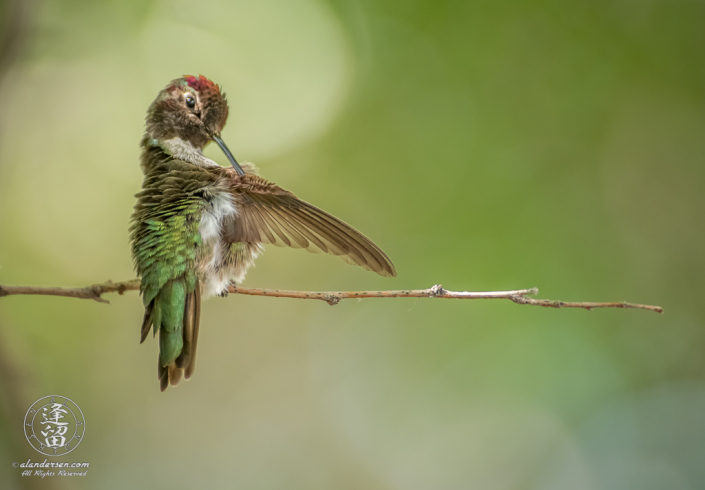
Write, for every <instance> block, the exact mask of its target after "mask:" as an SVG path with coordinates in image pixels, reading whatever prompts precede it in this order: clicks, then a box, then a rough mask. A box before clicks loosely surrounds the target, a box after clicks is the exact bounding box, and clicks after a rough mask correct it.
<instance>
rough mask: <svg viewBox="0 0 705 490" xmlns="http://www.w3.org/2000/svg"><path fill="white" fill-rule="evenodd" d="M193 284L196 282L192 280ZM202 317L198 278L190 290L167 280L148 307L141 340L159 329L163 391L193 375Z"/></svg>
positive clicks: (182, 283) (183, 285) (161, 385)
mask: <svg viewBox="0 0 705 490" xmlns="http://www.w3.org/2000/svg"><path fill="white" fill-rule="evenodd" d="M192 284H193V283H192ZM200 316H201V286H200V282H199V281H198V279H196V281H195V287H194V288H193V290H192V291H191V292H186V284H185V283H184V281H180V280H178V279H177V280H172V281H169V282H167V284H165V285H164V287H163V288H162V289H161V290H160V291H159V293H158V294H157V296H156V297H155V298H154V299H153V300H152V301H151V302H150V303H149V304H148V305H147V306H146V307H145V312H144V320H143V322H142V329H141V341H140V342H144V340H145V339H146V338H147V335H148V334H149V330H150V329H151V328H152V327H154V333H155V334H156V333H157V332H159V351H160V352H159V359H158V363H157V364H158V370H157V373H158V377H159V385H160V388H161V390H162V391H164V390H166V389H167V387H168V386H169V385H172V386H174V385H177V384H178V383H179V381H181V378H182V377H185V378H186V379H188V378H190V377H191V375H192V374H193V370H194V368H195V365H196V345H197V343H198V331H199V326H200Z"/></svg>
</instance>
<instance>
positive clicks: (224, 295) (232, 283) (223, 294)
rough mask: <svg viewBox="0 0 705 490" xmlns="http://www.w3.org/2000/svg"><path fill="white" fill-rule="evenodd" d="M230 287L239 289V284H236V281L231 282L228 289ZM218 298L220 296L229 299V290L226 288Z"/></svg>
mask: <svg viewBox="0 0 705 490" xmlns="http://www.w3.org/2000/svg"><path fill="white" fill-rule="evenodd" d="M229 286H232V287H237V284H236V283H235V281H230V283H229V284H228V287H229ZM218 296H220V297H221V298H227V297H228V288H225V289H224V290H223V291H222V292H221V293H220V294H218Z"/></svg>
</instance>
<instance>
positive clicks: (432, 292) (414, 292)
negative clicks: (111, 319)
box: [0, 279, 663, 313]
mask: <svg viewBox="0 0 705 490" xmlns="http://www.w3.org/2000/svg"><path fill="white" fill-rule="evenodd" d="M139 285H140V282H139V279H133V280H132V281H124V282H112V281H108V282H104V283H101V284H93V285H92V286H87V287H85V288H57V287H32V286H2V285H0V297H3V296H12V295H19V294H38V295H45V296H63V297H67V298H81V299H92V300H95V301H98V302H100V303H109V301H108V300H106V299H103V297H102V295H103V294H105V293H119V294H122V293H124V292H125V291H134V290H137V289H139V287H140V286H139ZM229 292H230V293H233V294H247V295H250V296H270V297H275V298H297V299H318V300H321V301H325V302H326V303H328V304H329V305H337V304H338V303H340V302H341V301H342V300H344V299H350V298H449V299H508V300H511V301H513V302H515V303H517V304H519V305H533V306H543V307H546V308H583V309H585V310H592V309H593V308H637V309H640V310H650V311H655V312H657V313H663V308H661V307H660V306H652V305H640V304H636V303H627V302H626V301H622V302H618V303H592V302H572V301H555V300H550V299H534V298H527V295H534V294H538V293H539V290H538V289H537V288H531V289H517V290H514V291H480V292H473V291H448V290H446V289H443V287H441V285H440V284H437V285H435V286H433V287H431V288H428V289H405V290H399V291H325V292H314V291H287V290H283V289H259V288H246V287H242V286H230V288H229Z"/></svg>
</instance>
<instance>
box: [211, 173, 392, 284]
mask: <svg viewBox="0 0 705 490" xmlns="http://www.w3.org/2000/svg"><path fill="white" fill-rule="evenodd" d="M230 192H232V194H233V197H234V199H235V201H236V203H237V208H238V211H239V213H238V214H237V216H234V217H233V218H232V219H229V220H228V221H226V222H225V223H224V224H223V238H224V239H225V240H226V241H228V242H248V243H270V244H272V245H277V246H280V247H292V248H305V249H306V250H308V251H309V252H326V253H329V254H333V255H338V256H340V258H342V259H343V260H344V261H346V262H348V263H349V264H354V265H359V266H361V267H364V268H365V269H367V270H370V271H373V272H376V273H377V274H380V275H382V276H396V275H397V272H396V270H395V269H394V265H393V264H392V261H391V260H389V257H387V255H386V254H385V253H384V252H382V251H381V250H380V249H379V247H377V245H375V244H374V243H372V241H370V239H368V238H367V237H366V236H365V235H363V234H362V233H360V232H359V231H357V230H356V229H355V228H353V227H352V226H350V225H347V224H346V223H343V222H342V221H340V220H339V219H338V218H336V217H335V216H332V215H330V214H328V213H326V212H325V211H323V210H321V209H318V208H317V207H315V206H312V205H310V204H309V203H307V202H305V201H302V200H300V199H298V198H297V197H296V196H294V195H293V194H292V193H291V192H289V191H285V190H284V189H282V188H281V187H279V186H277V185H275V184H272V183H271V182H268V181H266V180H264V179H263V178H261V177H259V176H256V175H251V174H247V175H244V176H242V177H232V178H231V188H230Z"/></svg>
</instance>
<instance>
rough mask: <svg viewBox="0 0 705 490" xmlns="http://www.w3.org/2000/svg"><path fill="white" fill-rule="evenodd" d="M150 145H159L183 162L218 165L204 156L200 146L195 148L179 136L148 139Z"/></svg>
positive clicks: (207, 165)
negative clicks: (164, 138) (166, 138)
mask: <svg viewBox="0 0 705 490" xmlns="http://www.w3.org/2000/svg"><path fill="white" fill-rule="evenodd" d="M150 144H151V145H152V146H159V147H160V148H161V149H162V150H164V151H165V152H166V153H167V154H168V155H171V156H172V157H174V158H176V159H179V160H183V161H185V162H189V163H193V164H194V165H198V166H199V167H219V166H220V165H218V164H217V163H215V162H214V161H213V160H211V159H210V158H206V157H205V156H204V155H203V152H202V151H201V149H200V148H196V147H195V146H193V144H192V143H191V142H190V141H186V140H183V139H181V138H179V137H175V138H171V139H168V140H157V139H152V140H151V141H150Z"/></svg>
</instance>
